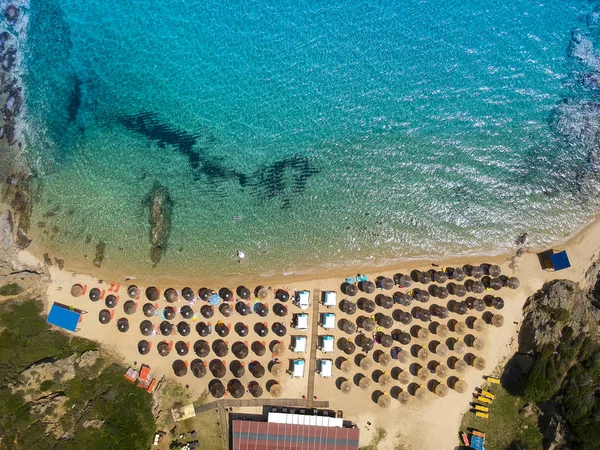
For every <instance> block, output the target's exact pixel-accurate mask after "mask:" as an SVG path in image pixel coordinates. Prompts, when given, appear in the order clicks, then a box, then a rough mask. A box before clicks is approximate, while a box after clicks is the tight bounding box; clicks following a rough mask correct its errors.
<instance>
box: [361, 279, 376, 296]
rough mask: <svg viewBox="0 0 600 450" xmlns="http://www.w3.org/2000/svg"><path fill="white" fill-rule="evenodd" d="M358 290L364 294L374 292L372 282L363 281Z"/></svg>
mask: <svg viewBox="0 0 600 450" xmlns="http://www.w3.org/2000/svg"><path fill="white" fill-rule="evenodd" d="M359 288H360V290H361V291H363V292H364V293H366V294H372V293H373V292H375V283H373V282H372V281H363V282H361V283H360V285H359Z"/></svg>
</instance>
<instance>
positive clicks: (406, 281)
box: [398, 275, 412, 288]
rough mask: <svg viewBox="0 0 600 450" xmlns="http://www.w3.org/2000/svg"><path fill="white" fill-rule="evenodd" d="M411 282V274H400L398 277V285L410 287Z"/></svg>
mask: <svg viewBox="0 0 600 450" xmlns="http://www.w3.org/2000/svg"><path fill="white" fill-rule="evenodd" d="M411 284H412V280H411V278H410V276H409V275H400V276H399V277H398V286H400V287H401V288H407V287H410V285H411Z"/></svg>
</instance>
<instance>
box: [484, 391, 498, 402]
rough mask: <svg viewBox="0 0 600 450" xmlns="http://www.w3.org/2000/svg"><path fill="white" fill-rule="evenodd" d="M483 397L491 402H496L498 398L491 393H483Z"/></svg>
mask: <svg viewBox="0 0 600 450" xmlns="http://www.w3.org/2000/svg"><path fill="white" fill-rule="evenodd" d="M481 395H483V396H484V397H487V398H489V399H491V400H494V399H495V398H496V396H495V395H494V394H492V393H491V392H488V391H481Z"/></svg>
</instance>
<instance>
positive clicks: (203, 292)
mask: <svg viewBox="0 0 600 450" xmlns="http://www.w3.org/2000/svg"><path fill="white" fill-rule="evenodd" d="M211 295H212V291H211V290H210V289H208V288H205V287H203V288H200V289H198V297H200V300H203V301H207V300H208V299H209V298H210V296H211Z"/></svg>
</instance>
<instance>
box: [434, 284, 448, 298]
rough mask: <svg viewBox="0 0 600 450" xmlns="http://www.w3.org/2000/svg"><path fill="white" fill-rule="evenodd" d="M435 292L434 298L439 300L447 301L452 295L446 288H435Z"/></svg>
mask: <svg viewBox="0 0 600 450" xmlns="http://www.w3.org/2000/svg"><path fill="white" fill-rule="evenodd" d="M433 292H434V294H433V295H434V296H435V297H437V298H439V299H442V300H443V299H445V298H448V296H449V295H450V292H448V289H447V288H445V287H444V286H434V288H433Z"/></svg>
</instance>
